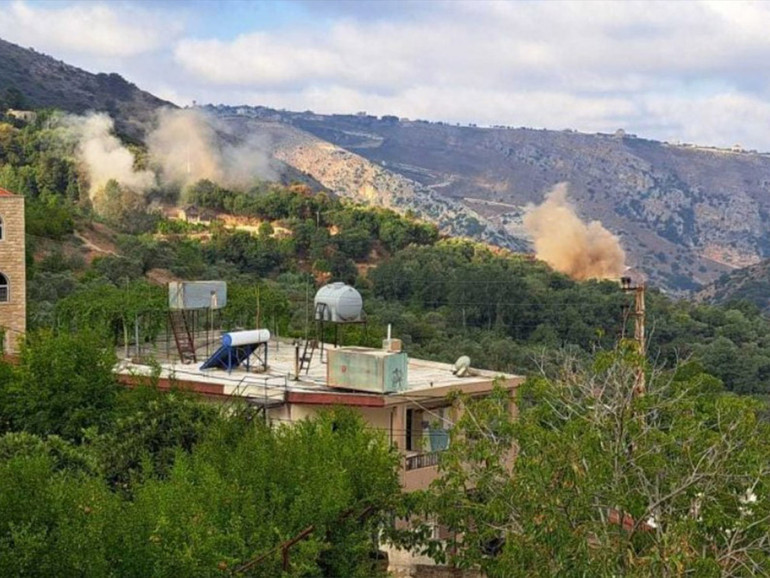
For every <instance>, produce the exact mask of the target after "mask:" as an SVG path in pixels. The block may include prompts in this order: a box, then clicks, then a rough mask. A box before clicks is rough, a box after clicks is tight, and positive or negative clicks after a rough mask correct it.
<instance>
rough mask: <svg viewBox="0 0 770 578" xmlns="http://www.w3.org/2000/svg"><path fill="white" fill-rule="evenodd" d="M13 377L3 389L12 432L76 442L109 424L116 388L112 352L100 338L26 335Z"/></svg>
mask: <svg viewBox="0 0 770 578" xmlns="http://www.w3.org/2000/svg"><path fill="white" fill-rule="evenodd" d="M20 357H21V359H20V364H19V367H18V370H17V375H16V378H15V379H14V380H13V381H12V382H11V383H10V384H7V385H6V395H5V397H6V400H7V404H8V406H7V408H6V411H7V412H8V417H9V421H10V423H11V426H12V428H13V429H16V430H23V431H27V432H30V433H35V434H39V435H51V434H55V435H59V436H61V437H63V438H64V439H67V440H75V441H79V440H81V439H82V438H83V436H84V434H85V430H86V429H88V428H91V427H96V428H103V427H104V426H105V425H106V424H107V423H109V422H110V419H111V417H112V416H111V412H112V409H113V406H114V404H115V399H116V395H117V391H118V389H117V388H118V385H117V382H116V380H115V376H114V374H113V372H112V370H113V366H114V365H115V353H114V352H113V350H112V348H111V347H110V346H109V344H105V343H104V340H103V338H101V336H100V335H98V334H96V333H93V332H88V331H83V332H80V333H79V334H77V335H73V334H67V333H64V334H59V335H54V334H52V333H50V332H48V331H41V332H39V333H37V334H34V335H29V336H27V340H26V342H25V343H24V345H23V346H22V350H21V355H20Z"/></svg>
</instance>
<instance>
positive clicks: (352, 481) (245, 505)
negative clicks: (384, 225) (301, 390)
mask: <svg viewBox="0 0 770 578" xmlns="http://www.w3.org/2000/svg"><path fill="white" fill-rule="evenodd" d="M114 361H115V358H114V355H113V354H112V352H111V351H108V350H105V349H104V348H103V347H100V345H99V341H98V340H97V339H96V337H92V338H90V339H89V338H86V336H85V335H83V334H81V335H78V336H77V338H71V337H68V336H58V337H56V336H52V335H50V334H46V333H41V334H38V335H35V336H32V338H31V339H30V341H29V344H28V345H26V346H25V348H24V351H23V353H22V356H21V360H20V364H19V366H18V367H16V368H15V367H11V366H8V365H6V364H3V363H0V428H1V429H0V574H1V575H3V576H24V575H34V576H75V575H81V576H82V575H88V576H105V575H114V576H220V575H223V574H225V573H226V572H229V571H230V570H232V569H235V568H237V567H238V566H239V565H241V564H243V563H245V562H247V561H249V560H251V559H257V558H258V561H257V562H256V563H255V564H254V565H253V567H252V568H251V570H250V571H249V572H248V575H251V576H270V577H272V576H279V575H282V574H283V575H292V576H299V575H301V576H360V577H362V578H364V577H369V576H374V575H377V574H378V572H381V569H378V568H377V566H376V557H374V556H372V554H373V553H376V550H377V542H376V536H377V528H378V527H379V525H380V524H381V523H382V522H383V520H384V518H383V516H384V513H385V512H387V510H389V509H390V508H391V507H392V506H393V504H394V502H395V500H396V499H397V497H398V494H399V484H398V478H397V476H396V466H397V464H398V457H397V455H396V454H395V453H394V452H393V451H392V450H391V449H390V448H389V447H388V444H387V442H386V440H385V439H384V438H383V437H382V436H381V435H380V434H379V433H377V432H374V431H372V430H368V429H366V428H365V426H364V424H363V421H362V420H361V418H360V417H358V416H356V415H354V414H353V413H351V412H346V411H342V410H339V411H334V412H329V413H325V414H321V415H319V416H318V417H316V418H314V419H310V420H306V421H302V422H299V423H297V424H294V425H291V426H288V425H287V426H277V427H272V428H271V427H269V426H267V425H266V424H265V423H264V422H263V420H262V417H261V416H260V415H257V414H256V413H255V412H253V411H251V410H249V409H246V408H240V407H229V408H226V409H227V410H228V411H223V412H220V411H219V410H218V409H217V408H215V407H213V406H210V405H205V404H202V403H201V402H199V401H197V400H195V399H193V398H190V397H189V396H187V395H185V394H184V393H182V392H179V391H177V392H172V393H161V392H159V391H157V390H156V389H155V388H154V387H153V385H152V382H151V381H150V382H149V383H148V385H146V386H141V387H138V388H136V389H133V390H127V389H123V388H120V389H119V388H118V386H117V383H116V382H115V377H114V376H113V374H112V371H111V370H112V365H113V363H114ZM223 448H224V449H226V451H223ZM310 527H312V530H311V531H310V532H308V534H307V537H306V538H305V539H303V540H301V541H300V542H299V543H298V544H296V545H295V546H294V547H292V548H291V549H290V550H289V562H290V564H289V566H288V567H287V568H284V565H283V562H282V551H281V549H280V545H281V544H282V543H284V542H286V541H288V540H290V539H291V538H294V537H296V536H297V535H299V534H300V533H301V532H302V531H303V530H306V529H308V528H310Z"/></svg>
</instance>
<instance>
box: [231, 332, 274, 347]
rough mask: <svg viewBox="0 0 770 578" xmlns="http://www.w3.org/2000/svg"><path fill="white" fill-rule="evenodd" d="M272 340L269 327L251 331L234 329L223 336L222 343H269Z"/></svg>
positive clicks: (234, 344) (233, 344)
mask: <svg viewBox="0 0 770 578" xmlns="http://www.w3.org/2000/svg"><path fill="white" fill-rule="evenodd" d="M268 341H270V331H268V330H267V329H252V330H251V331H233V332H231V333H225V334H224V335H223V336H222V345H224V346H226V347H234V346H236V345H250V344H252V343H267V342H268Z"/></svg>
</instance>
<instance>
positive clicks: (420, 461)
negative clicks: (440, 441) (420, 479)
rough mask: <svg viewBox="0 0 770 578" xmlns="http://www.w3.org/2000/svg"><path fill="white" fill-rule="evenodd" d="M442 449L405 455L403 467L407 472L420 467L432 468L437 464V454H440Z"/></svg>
mask: <svg viewBox="0 0 770 578" xmlns="http://www.w3.org/2000/svg"><path fill="white" fill-rule="evenodd" d="M442 451H443V450H439V451H435V452H426V453H422V454H415V455H412V456H406V463H405V464H404V469H405V470H406V471H407V472H409V471H411V470H420V469H422V468H432V467H435V466H438V461H439V456H440V455H441V452H442Z"/></svg>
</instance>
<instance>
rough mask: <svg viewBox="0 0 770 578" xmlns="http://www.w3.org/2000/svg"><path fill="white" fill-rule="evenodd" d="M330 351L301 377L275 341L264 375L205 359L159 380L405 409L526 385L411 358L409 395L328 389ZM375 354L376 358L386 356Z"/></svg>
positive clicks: (163, 370)
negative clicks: (413, 403)
mask: <svg viewBox="0 0 770 578" xmlns="http://www.w3.org/2000/svg"><path fill="white" fill-rule="evenodd" d="M330 349H334V346H333V345H329V344H324V346H323V358H322V357H321V351H322V350H321V348H320V347H319V348H316V350H315V351H314V352H313V356H312V359H311V362H310V364H309V366H308V367H307V368H306V369H303V370H302V371H301V372H300V374H299V376H295V347H294V345H293V344H292V342H290V341H287V340H276V339H274V338H273V339H271V340H270V341H269V342H268V355H267V358H268V367H267V370H263V369H262V364H261V362H260V361H259V359H258V358H257V357H256V356H255V355H252V357H251V358H250V359H249V362H250V367H249V369H248V370H247V369H246V366H245V364H243V365H241V366H240V367H238V368H236V369H233V370H232V371H230V372H228V371H226V370H222V369H203V370H202V369H200V366H201V365H202V364H203V362H204V361H205V360H206V359H205V357H201V356H199V360H198V361H197V362H195V363H187V364H184V363H182V362H181V361H168V362H161V363H160V376H159V378H160V380H161V384H162V385H165V386H170V385H171V384H172V383H174V382H175V383H177V384H178V385H179V386H180V387H185V388H189V389H194V390H196V391H199V392H200V393H203V394H204V395H210V396H213V397H217V396H219V397H243V398H248V399H249V400H252V401H254V402H256V403H261V404H264V405H273V404H275V405H278V404H279V403H283V402H284V401H290V402H295V403H303V402H304V403H318V404H342V405H368V406H384V405H392V404H398V403H404V402H405V401H408V400H409V399H411V398H414V397H419V398H420V399H422V400H425V398H443V397H445V396H446V395H447V394H449V393H450V392H453V391H463V392H465V393H470V394H473V393H480V392H483V391H488V390H489V389H491V387H492V384H493V382H494V381H495V380H496V379H498V378H500V380H501V383H502V384H503V385H504V386H506V387H515V386H516V385H518V384H519V383H521V382H522V381H523V380H524V378H523V377H522V376H518V375H512V374H507V373H501V372H495V371H487V370H481V369H476V368H472V369H471V371H470V374H469V375H467V376H465V377H457V376H456V375H453V374H452V370H453V365H451V364H448V363H439V362H436V361H427V360H423V359H415V358H411V357H409V358H408V367H407V387H406V389H405V390H403V391H398V392H393V393H369V392H359V391H354V390H351V389H343V388H340V387H330V386H329V385H328V384H327V365H326V361H327V355H328V351H329V350H330ZM343 349H344V348H343ZM355 349H358V350H361V349H362V348H355ZM369 351H371V352H372V353H374V352H378V351H380V350H378V349H371V350H369ZM301 353H302V350H301V349H300V354H301ZM116 370H117V372H118V373H119V374H120V375H122V376H124V381H130V380H131V379H135V378H139V377H142V376H149V375H151V374H152V366H151V365H149V364H143V363H139V362H136V361H132V360H122V361H120V362H119V363H118V366H117V368H116ZM132 376H135V377H132Z"/></svg>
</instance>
